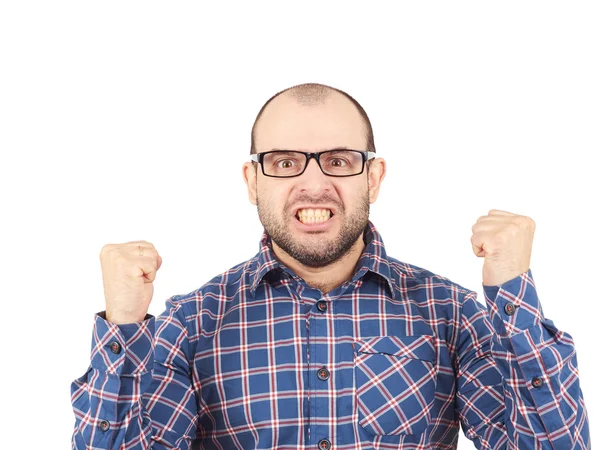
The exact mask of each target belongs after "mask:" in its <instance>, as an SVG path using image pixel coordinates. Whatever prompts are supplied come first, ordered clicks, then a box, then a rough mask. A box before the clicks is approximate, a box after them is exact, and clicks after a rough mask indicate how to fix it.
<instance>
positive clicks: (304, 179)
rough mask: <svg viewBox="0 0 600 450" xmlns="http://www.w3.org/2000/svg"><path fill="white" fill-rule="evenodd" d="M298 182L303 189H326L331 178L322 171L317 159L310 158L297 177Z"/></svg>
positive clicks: (313, 190)
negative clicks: (302, 171)
mask: <svg viewBox="0 0 600 450" xmlns="http://www.w3.org/2000/svg"><path fill="white" fill-rule="evenodd" d="M298 184H299V187H300V189H301V190H303V191H312V192H319V191H323V190H326V191H327V190H329V186H330V185H331V179H330V177H328V176H327V175H325V174H324V173H323V171H322V170H321V168H320V167H319V164H318V162H317V160H316V159H315V158H310V159H309V160H308V165H307V166H306V169H305V170H304V173H303V174H302V175H300V176H299V177H298Z"/></svg>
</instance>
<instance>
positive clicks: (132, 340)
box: [90, 311, 155, 376]
mask: <svg viewBox="0 0 600 450" xmlns="http://www.w3.org/2000/svg"><path fill="white" fill-rule="evenodd" d="M154 321H155V317H154V316H153V315H151V314H146V317H144V320H142V321H141V322H136V323H128V324H123V325H117V324H114V323H112V322H108V321H107V320H106V311H101V312H99V313H96V315H95V321H94V330H93V335H92V352H91V358H90V359H91V365H92V367H94V368H95V369H98V370H101V371H104V372H107V373H109V374H114V375H117V376H123V375H138V374H142V373H145V372H147V371H150V370H152V369H153V362H154Z"/></svg>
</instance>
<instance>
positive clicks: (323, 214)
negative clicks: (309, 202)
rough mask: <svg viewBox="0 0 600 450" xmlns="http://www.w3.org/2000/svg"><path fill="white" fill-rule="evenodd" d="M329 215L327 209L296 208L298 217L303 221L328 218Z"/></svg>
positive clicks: (329, 212)
mask: <svg viewBox="0 0 600 450" xmlns="http://www.w3.org/2000/svg"><path fill="white" fill-rule="evenodd" d="M330 216H331V211H330V210H329V209H313V208H306V209H299V210H298V217H299V218H300V221H301V222H304V221H311V222H314V221H316V220H319V221H324V220H328V219H329V217H330Z"/></svg>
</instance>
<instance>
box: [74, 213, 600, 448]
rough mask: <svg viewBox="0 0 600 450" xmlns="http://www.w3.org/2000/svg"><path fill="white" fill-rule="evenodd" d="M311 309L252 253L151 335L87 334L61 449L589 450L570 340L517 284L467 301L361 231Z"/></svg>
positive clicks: (525, 279) (284, 273) (177, 300)
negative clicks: (354, 260)
mask: <svg viewBox="0 0 600 450" xmlns="http://www.w3.org/2000/svg"><path fill="white" fill-rule="evenodd" d="M365 231H366V232H365V236H364V239H365V243H366V247H365V249H364V252H363V254H362V256H361V258H360V260H359V261H358V265H357V266H356V270H355V273H354V276H353V277H352V279H351V280H348V281H347V282H345V283H344V284H342V285H341V286H339V287H337V288H335V289H333V290H332V291H331V292H328V293H327V294H323V293H322V292H320V291H319V290H317V289H315V288H312V287H310V286H309V285H307V284H306V282H305V281H304V280H303V279H302V278H300V277H298V276H297V275H296V274H295V273H294V272H293V271H291V270H290V269H289V268H287V267H285V266H283V265H282V264H281V263H280V262H279V261H278V260H277V259H276V257H275V255H274V253H273V251H272V247H271V242H270V238H269V236H268V235H267V234H266V232H265V233H263V237H262V240H261V243H260V251H259V253H258V254H257V255H256V256H254V257H253V258H251V259H250V260H248V261H245V262H243V263H241V264H238V265H236V266H234V267H232V268H231V269H230V270H228V271H227V272H225V273H223V274H221V275H219V276H216V277H215V278H213V279H212V280H210V281H209V282H208V283H206V284H205V285H204V286H202V287H200V288H199V289H197V290H195V291H193V292H190V293H189V294H185V295H174V296H172V297H170V298H169V299H167V301H166V310H165V311H164V312H163V313H162V314H161V315H160V316H159V317H158V318H155V317H153V316H151V315H148V316H146V319H145V320H143V321H141V322H138V323H134V324H126V325H115V324H112V323H110V322H107V321H106V320H105V316H104V312H101V313H98V314H97V315H96V317H95V324H94V329H93V339H92V351H91V364H90V366H89V368H88V370H87V372H86V373H85V374H84V375H83V376H81V377H80V378H78V379H76V380H74V381H73V383H72V384H71V394H72V396H71V397H72V404H73V410H74V413H75V429H74V433H73V438H72V448H75V449H81V450H83V449H148V448H152V449H167V448H168V449H173V448H176V449H188V448H202V449H226V450H227V449H257V448H261V449H272V448H277V449H290V450H291V449H322V450H327V449H330V448H331V449H340V450H341V449H347V450H354V449H363V450H369V449H411V450H425V449H455V448H456V445H457V441H458V433H459V427H460V424H462V427H463V431H464V433H465V435H466V436H467V438H469V439H470V440H472V441H473V443H474V445H475V447H476V448H478V449H519V450H523V449H554V450H557V449H560V450H563V449H589V448H590V437H589V424H588V418H587V412H586V407H585V404H584V401H583V396H582V392H581V390H580V387H579V379H578V373H577V360H576V354H575V347H574V344H573V339H572V338H571V336H570V335H568V334H567V333H565V332H563V331H559V330H558V329H557V328H556V327H555V326H554V324H553V323H552V321H551V320H549V319H546V318H545V317H544V315H543V313H542V308H541V305H540V303H539V301H538V295H537V292H536V288H535V284H534V282H533V278H532V274H531V270H528V271H527V272H526V273H522V274H520V275H519V276H517V277H516V278H514V279H512V280H509V281H507V282H506V283H504V284H502V285H501V286H499V287H497V286H490V287H488V286H483V288H484V293H485V301H486V304H487V310H486V308H485V307H484V306H482V305H481V304H480V303H479V302H478V301H477V299H476V297H477V294H476V292H474V291H470V290H468V289H466V288H464V287H462V286H460V285H459V284H457V283H454V282H452V281H450V280H449V279H447V278H444V277H442V276H440V275H436V274H434V273H432V272H430V271H428V270H425V269H422V268H420V267H417V266H414V265H411V264H408V263H404V262H401V261H398V260H396V259H394V258H391V257H389V256H387V254H386V252H385V248H384V245H383V241H382V239H381V237H380V235H379V234H378V232H377V231H376V229H375V227H374V226H373V224H372V223H371V222H369V225H368V227H367V228H366V230H365Z"/></svg>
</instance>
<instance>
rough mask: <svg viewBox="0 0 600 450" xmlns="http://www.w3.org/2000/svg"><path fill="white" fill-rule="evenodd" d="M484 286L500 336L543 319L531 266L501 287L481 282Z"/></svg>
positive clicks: (512, 332) (517, 330)
mask: <svg viewBox="0 0 600 450" xmlns="http://www.w3.org/2000/svg"><path fill="white" fill-rule="evenodd" d="M482 287H483V292H484V295H485V301H486V304H487V307H488V312H489V314H490V318H491V321H492V325H493V327H494V329H495V331H496V333H497V334H498V335H499V336H502V337H510V336H512V335H514V334H517V333H521V332H522V331H523V330H526V329H529V328H531V327H533V326H535V325H537V324H539V323H540V322H541V321H542V320H544V314H543V311H542V306H541V305H540V301H539V298H538V294H537V290H536V288H535V283H534V281H533V275H532V274H531V269H528V270H527V272H523V273H521V274H520V275H518V276H516V277H515V278H513V279H512V280H508V281H506V282H505V283H503V284H501V285H500V286H485V285H483V283H482Z"/></svg>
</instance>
